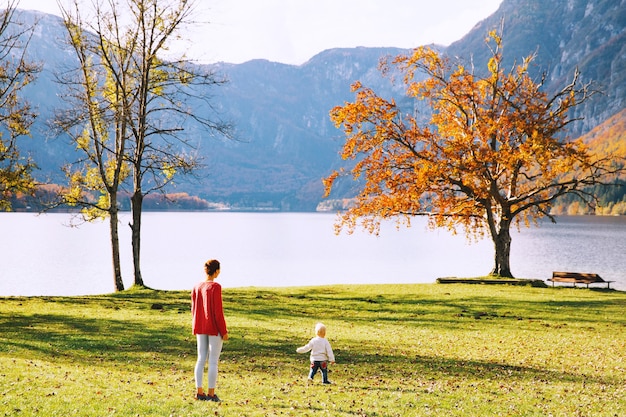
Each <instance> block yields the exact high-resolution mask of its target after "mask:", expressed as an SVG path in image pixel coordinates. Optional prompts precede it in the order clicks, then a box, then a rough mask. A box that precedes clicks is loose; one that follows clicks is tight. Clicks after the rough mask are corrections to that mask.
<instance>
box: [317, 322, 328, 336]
mask: <svg viewBox="0 0 626 417" xmlns="http://www.w3.org/2000/svg"><path fill="white" fill-rule="evenodd" d="M320 333H323V334H326V326H324V323H317V324H316V325H315V334H316V335H318V336H319V334H320Z"/></svg>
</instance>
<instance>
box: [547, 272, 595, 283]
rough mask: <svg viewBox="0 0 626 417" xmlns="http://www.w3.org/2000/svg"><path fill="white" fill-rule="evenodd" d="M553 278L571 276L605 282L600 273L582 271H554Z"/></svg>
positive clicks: (571, 277) (572, 277)
mask: <svg viewBox="0 0 626 417" xmlns="http://www.w3.org/2000/svg"><path fill="white" fill-rule="evenodd" d="M552 278H570V279H579V280H584V281H589V282H605V281H604V280H603V279H602V278H601V277H600V275H598V274H589V273H582V272H558V271H556V272H553V273H552Z"/></svg>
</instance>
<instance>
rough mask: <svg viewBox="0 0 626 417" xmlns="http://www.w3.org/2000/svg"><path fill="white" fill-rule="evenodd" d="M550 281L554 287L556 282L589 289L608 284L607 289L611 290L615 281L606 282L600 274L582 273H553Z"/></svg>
mask: <svg viewBox="0 0 626 417" xmlns="http://www.w3.org/2000/svg"><path fill="white" fill-rule="evenodd" d="M548 281H551V282H552V286H553V287H554V283H555V282H571V283H572V284H574V287H575V286H576V284H586V285H587V288H589V284H606V287H607V288H611V282H615V281H605V280H603V279H602V278H601V277H600V275H598V274H586V273H580V272H553V273H552V278H550V279H548Z"/></svg>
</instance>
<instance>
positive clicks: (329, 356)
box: [296, 336, 335, 362]
mask: <svg viewBox="0 0 626 417" xmlns="http://www.w3.org/2000/svg"><path fill="white" fill-rule="evenodd" d="M308 351H311V362H314V361H328V362H335V354H334V353H333V349H332V348H331V347H330V342H328V340H326V338H325V337H319V336H315V337H314V338H313V339H311V340H310V341H309V343H307V344H306V345H304V346H302V347H299V348H298V349H296V352H298V353H306V352H308Z"/></svg>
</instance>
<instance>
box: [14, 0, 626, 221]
mask: <svg viewBox="0 0 626 417" xmlns="http://www.w3.org/2000/svg"><path fill="white" fill-rule="evenodd" d="M624 3H625V1H624V0H618V1H615V0H555V1H553V2H550V6H549V7H546V2H545V1H542V0H504V1H503V2H502V4H501V6H500V8H499V9H498V10H497V11H496V12H495V13H494V14H493V15H491V16H489V17H488V18H487V19H485V20H483V21H481V22H479V23H478V24H477V25H476V26H475V27H474V28H473V29H472V30H471V31H470V32H469V33H468V34H467V35H466V36H464V37H463V38H462V39H459V40H458V41H457V42H454V43H453V44H451V45H450V46H448V47H447V48H445V47H442V46H436V47H437V48H439V49H440V50H441V51H442V52H443V53H445V54H447V55H449V56H451V57H455V58H458V59H461V60H464V61H467V62H471V63H472V64H473V65H474V66H475V68H477V69H478V68H486V60H487V59H488V54H489V50H488V49H487V47H486V45H485V43H484V39H485V37H486V36H487V33H488V32H489V31H490V30H493V29H499V28H502V31H503V42H504V43H503V48H504V56H505V58H506V59H507V61H506V62H507V64H508V65H513V64H514V63H515V62H516V61H517V62H520V61H521V60H522V59H523V58H524V57H526V56H528V55H530V54H532V53H536V59H535V61H534V67H533V71H535V74H536V76H537V77H539V76H540V75H541V74H546V83H545V86H544V88H546V89H547V91H554V90H557V89H559V88H560V87H562V86H564V85H565V84H566V83H568V82H569V81H570V80H571V77H572V75H573V73H574V70H575V68H576V67H578V68H579V69H580V71H581V73H582V77H583V78H584V80H585V81H592V80H593V81H594V83H596V85H597V87H598V88H599V89H600V90H601V91H602V92H603V94H601V95H600V94H599V95H596V96H595V98H594V100H591V101H589V102H588V103H586V104H585V105H584V106H581V107H580V108H579V109H578V111H579V113H578V114H576V116H577V117H582V118H583V120H582V121H581V122H580V123H578V124H576V125H575V126H574V127H573V130H572V132H570V134H572V135H577V136H581V135H584V134H586V133H588V132H590V131H591V130H592V129H594V128H596V127H598V126H600V125H602V124H603V123H605V122H606V121H607V120H609V119H610V118H611V117H613V116H615V115H616V114H618V113H620V112H621V111H622V110H624V109H625V108H626V101H625V96H626V88H625V87H626V30H625V27H626V7H624V6H625V5H624ZM20 16H21V20H22V21H24V23H25V24H27V25H28V24H35V23H36V26H35V28H36V29H35V32H34V34H33V37H32V39H31V41H30V44H29V47H28V53H29V56H30V57H31V58H32V59H33V60H35V61H37V62H41V63H43V65H44V69H43V71H42V73H41V74H40V76H39V78H38V79H37V81H36V82H35V83H33V84H32V86H29V89H28V90H27V91H26V98H27V99H28V100H29V101H30V102H31V103H32V104H33V105H35V107H36V108H37V109H38V111H39V114H40V116H39V117H38V119H37V122H36V124H35V126H34V127H33V129H32V136H33V137H32V139H31V140H28V141H26V142H23V145H22V147H23V148H24V149H25V150H27V151H28V152H30V153H31V154H32V156H33V158H34V159H35V161H36V163H37V164H38V165H39V167H40V169H39V170H38V171H37V172H36V173H35V174H36V176H37V177H38V178H39V179H40V180H43V181H47V182H55V183H62V182H63V177H62V175H61V172H60V170H59V168H60V167H61V166H62V165H63V164H65V163H68V162H71V161H73V160H74V159H75V153H74V149H73V148H72V146H71V145H70V144H69V143H68V142H67V141H66V140H64V139H63V138H54V137H50V136H49V132H50V129H49V126H48V122H49V120H50V119H51V118H52V116H53V114H54V110H55V109H57V108H59V106H62V105H63V104H62V102H61V97H62V95H63V86H61V85H59V84H58V83H56V82H55V78H56V75H57V74H59V73H60V72H62V71H64V69H66V68H68V67H71V66H72V65H73V62H74V61H73V60H74V57H73V55H72V52H71V50H69V48H67V46H64V42H63V39H64V37H65V36H66V33H65V28H64V27H63V23H62V21H61V19H60V18H58V17H56V16H52V15H46V14H42V13H39V12H33V11H21V12H20ZM416 30H419V27H418V25H417V18H416ZM417 46H419V45H416V47H417ZM410 52H411V51H410V50H406V49H399V48H363V47H361V48H348V49H331V50H326V51H324V52H322V53H320V54H318V55H316V56H314V57H312V58H311V59H310V60H309V61H308V62H306V63H304V64H302V65H299V66H294V65H287V64H280V63H276V62H270V61H266V60H253V61H249V62H245V63H242V64H228V63H217V64H211V65H207V67H208V68H207V70H211V71H215V72H217V73H219V74H223V75H224V76H225V77H226V78H227V79H228V83H226V84H225V85H223V86H220V87H218V88H215V89H212V90H211V91H207V92H206V94H210V96H211V102H212V103H213V107H214V108H216V109H219V112H220V115H221V117H223V118H225V119H227V120H229V121H231V122H232V123H233V125H234V126H235V139H225V138H221V137H214V136H211V135H209V134H207V133H206V132H200V131H196V130H194V127H193V126H191V127H190V130H191V131H192V132H193V133H194V134H198V135H199V136H200V139H199V140H198V152H199V153H200V155H201V156H202V157H203V158H204V164H205V166H206V168H204V169H202V170H201V171H199V172H198V177H197V178H195V179H188V180H187V179H183V178H180V179H179V180H178V181H177V183H176V184H175V185H174V186H173V187H172V189H171V190H169V191H171V192H172V193H187V194H189V195H192V196H197V197H200V198H201V199H203V200H206V201H207V202H211V203H216V204H220V206H221V207H228V208H231V209H242V210H243V209H256V210H284V211H290V210H291V211H312V210H315V209H316V208H317V207H318V204H319V203H320V202H321V201H322V195H323V187H322V182H321V179H322V178H323V177H325V176H327V175H328V174H329V173H330V172H331V171H332V170H333V169H336V168H337V167H339V166H340V165H341V164H342V163H343V161H342V160H341V158H340V157H339V151H340V149H341V147H342V145H343V133H342V132H341V131H340V130H338V129H336V128H335V127H334V125H333V124H332V123H331V121H330V118H329V111H330V110H331V109H332V108H333V107H334V106H337V105H341V104H343V103H344V102H346V101H351V100H353V95H352V93H351V92H350V85H351V84H352V83H353V82H354V81H356V80H359V81H361V82H362V83H363V85H365V86H368V87H371V88H373V89H374V91H376V92H377V93H379V94H381V95H383V96H389V97H392V96H393V97H395V98H396V100H397V101H401V100H402V90H401V89H400V86H396V85H393V84H392V82H391V81H390V80H389V79H387V78H383V77H381V75H380V72H379V71H378V65H379V62H380V60H381V58H383V57H386V56H395V55H399V54H406V53H410ZM622 136H623V135H622ZM613 137H615V135H614V136H613ZM354 186H355V185H354V184H349V183H347V182H346V183H344V184H343V186H342V188H340V189H339V190H338V191H337V192H336V193H335V195H334V198H342V197H349V196H351V195H353V194H354V189H353V188H354Z"/></svg>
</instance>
